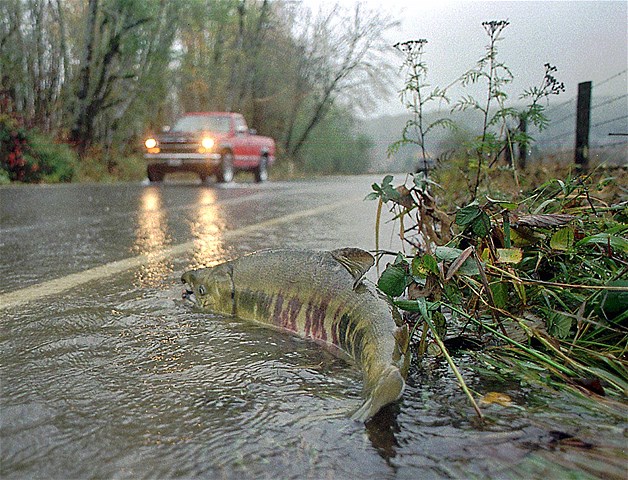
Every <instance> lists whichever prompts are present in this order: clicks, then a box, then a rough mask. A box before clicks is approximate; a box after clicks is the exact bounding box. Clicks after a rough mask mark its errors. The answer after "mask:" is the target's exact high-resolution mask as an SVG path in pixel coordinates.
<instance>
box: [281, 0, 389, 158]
mask: <svg viewBox="0 0 628 480" xmlns="http://www.w3.org/2000/svg"><path fill="white" fill-rule="evenodd" d="M310 18H311V17H310ZM306 20H308V21H307V23H306V24H305V25H304V27H303V30H302V34H301V36H300V38H299V42H300V44H301V49H302V53H301V54H302V60H301V63H300V64H299V66H298V69H299V78H298V80H297V82H298V83H297V85H296V88H295V90H294V95H295V98H294V100H295V105H296V108H295V109H294V110H293V112H292V118H291V120H290V122H289V125H290V126H289V128H288V131H287V135H286V138H285V148H286V151H287V152H289V153H290V154H291V155H292V156H295V157H296V156H298V154H299V152H300V150H301V149H302V147H303V145H304V144H305V142H306V141H307V139H308V137H309V136H310V134H311V132H312V130H313V129H314V128H315V127H316V126H317V125H318V124H319V123H320V122H321V121H322V120H323V119H324V118H325V116H326V115H327V113H328V112H329V111H330V109H331V107H332V106H333V105H334V103H335V102H338V101H341V102H345V103H346V104H349V103H351V104H352V105H354V106H356V107H357V108H362V109H364V108H366V107H368V105H369V104H370V103H371V101H372V99H373V97H374V96H375V95H378V94H381V93H382V92H384V91H386V90H387V88H386V85H387V84H388V80H389V78H390V74H391V73H392V67H391V66H390V64H389V63H388V59H387V51H389V49H390V47H389V46H388V45H387V43H386V42H385V41H384V38H383V35H384V33H385V32H386V31H387V30H389V29H391V28H393V27H394V26H396V25H397V22H391V21H387V20H385V19H384V18H382V16H381V15H380V14H379V13H378V12H374V11H366V10H365V9H364V8H363V7H362V5H361V4H357V5H356V6H355V8H354V9H353V11H352V12H351V13H347V12H345V11H344V10H342V9H341V8H340V7H339V6H338V5H336V6H334V7H333V8H332V9H331V10H329V11H327V12H324V11H320V12H319V14H318V16H317V17H316V18H315V19H314V21H311V20H309V19H307V18H306ZM304 110H305V111H304ZM299 116H301V117H304V119H305V120H304V121H303V125H302V126H301V128H299V129H297V128H296V123H297V118H298V117H299ZM297 130H298V131H297Z"/></svg>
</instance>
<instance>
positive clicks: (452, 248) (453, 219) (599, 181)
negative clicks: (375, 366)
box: [370, 163, 628, 416]
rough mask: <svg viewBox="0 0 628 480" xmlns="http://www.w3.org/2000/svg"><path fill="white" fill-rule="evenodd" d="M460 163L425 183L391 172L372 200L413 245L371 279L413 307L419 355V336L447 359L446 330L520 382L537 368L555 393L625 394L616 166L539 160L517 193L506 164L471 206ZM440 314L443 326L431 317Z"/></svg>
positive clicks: (622, 228) (622, 223) (625, 254)
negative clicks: (588, 168) (581, 168)
mask: <svg viewBox="0 0 628 480" xmlns="http://www.w3.org/2000/svg"><path fill="white" fill-rule="evenodd" d="M463 166H464V163H458V164H456V163H454V164H452V165H450V166H449V167H448V168H443V169H440V170H438V171H436V172H434V174H433V177H432V178H430V179H427V178H425V177H423V176H422V174H421V175H409V176H408V177H407V178H406V181H405V182H404V184H403V185H398V186H396V187H395V186H394V185H393V184H392V179H391V178H390V177H387V178H385V179H384V181H383V182H382V184H381V185H377V184H375V185H374V186H373V188H374V192H373V193H372V194H371V195H370V198H377V199H379V200H380V202H381V204H382V205H386V206H387V207H388V209H389V210H390V212H391V214H392V216H393V218H395V219H397V220H399V223H400V224H401V225H403V226H404V228H401V237H402V240H403V242H404V243H406V245H410V246H411V247H412V253H411V254H399V255H397V256H396V258H395V260H394V261H393V262H391V263H389V264H388V265H387V266H386V269H385V270H384V271H383V273H382V275H381V276H380V279H379V284H378V285H379V287H380V289H381V290H382V291H384V293H386V294H388V295H389V296H390V298H391V300H392V301H393V302H394V303H395V304H396V305H397V306H398V307H400V308H401V309H404V310H407V311H409V312H418V313H419V314H420V315H419V319H418V320H412V322H413V324H412V325H411V328H412V331H413V332H415V335H414V337H413V342H415V343H416V344H418V346H417V347H416V348H417V351H419V352H421V353H422V354H426V353H425V352H429V351H430V349H428V348H426V346H425V343H426V342H434V343H436V344H439V346H440V347H441V348H440V350H441V351H443V352H444V353H445V355H446V357H447V358H448V359H449V358H451V357H450V355H449V354H448V353H447V351H446V348H445V346H444V344H443V342H442V341H441V340H445V342H444V343H447V338H446V336H445V335H444V334H443V333H444V332H449V333H448V334H449V337H450V338H452V337H454V336H455V337H459V338H468V339H469V340H472V341H473V342H474V343H475V344H480V345H483V349H482V351H481V353H480V354H479V355H486V356H487V358H490V359H491V362H492V364H493V365H501V366H502V367H503V368H508V369H510V370H511V371H515V372H517V373H518V375H521V377H520V378H523V377H524V376H526V374H527V372H529V370H530V366H531V365H534V368H533V370H535V371H538V372H541V373H540V374H538V375H536V376H535V381H542V382H545V383H546V384H547V385H551V387H552V388H556V387H557V386H559V388H566V389H572V390H577V391H580V392H587V394H589V395H593V396H596V395H607V396H610V397H613V398H616V399H618V400H620V401H625V397H626V395H627V394H628V364H627V362H626V353H627V350H628V281H626V278H628V241H627V240H626V236H627V235H628V202H627V200H628V190H627V188H628V185H626V183H625V180H623V177H622V172H621V171H619V173H620V175H618V176H617V177H613V176H612V174H611V172H609V171H608V170H605V169H603V168H598V169H595V170H593V171H592V172H591V173H588V174H576V173H575V172H574V171H571V170H569V169H567V168H562V167H552V168H547V167H546V166H542V165H538V166H536V168H534V166H533V167H532V168H529V169H527V170H525V171H522V172H519V175H518V180H519V182H518V186H519V188H516V187H514V185H515V182H513V172H512V171H510V170H509V169H492V170H488V169H487V170H486V171H484V172H482V182H481V184H480V188H479V189H478V191H477V192H476V194H475V195H474V196H475V198H476V201H474V202H472V203H467V202H468V201H469V200H470V198H472V194H471V192H472V191H473V187H474V185H473V184H474V182H475V178H473V177H474V175H470V176H469V175H466V173H467V172H465V171H464V169H463ZM469 178H470V179H471V180H470V182H471V183H470V184H469V181H468V179H469ZM439 184H443V185H447V189H442V188H440V186H439ZM465 204H466V205H465ZM457 205H464V206H463V207H462V208H458V207H457ZM380 213H381V212H380ZM379 222H380V219H379V218H378V219H377V223H378V224H379ZM437 314H438V315H439V318H441V319H442V322H444V323H445V325H444V326H441V327H440V328H439V327H438V326H437V325H434V322H433V321H432V320H433V318H435V315H437ZM424 324H427V326H428V327H429V329H426V328H424ZM439 330H440V331H439ZM428 331H429V332H430V335H429V336H426V334H427V332H428ZM426 337H427V338H426ZM441 337H442V339H441ZM448 361H449V360H448ZM452 369H453V370H454V372H456V367H455V365H452ZM459 381H460V383H461V386H462V388H463V389H464V390H465V392H467V394H468V389H467V388H466V386H465V385H464V381H462V379H461V378H459ZM472 403H473V402H472ZM478 415H479V416H480V415H481V413H479V414H478Z"/></svg>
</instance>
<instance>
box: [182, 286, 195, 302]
mask: <svg viewBox="0 0 628 480" xmlns="http://www.w3.org/2000/svg"><path fill="white" fill-rule="evenodd" d="M181 298H182V299H183V300H186V301H188V302H192V303H194V304H195V303H196V297H195V296H194V291H193V290H190V289H188V288H185V289H184V290H183V292H181Z"/></svg>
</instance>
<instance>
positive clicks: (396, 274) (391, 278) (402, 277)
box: [377, 265, 406, 297]
mask: <svg viewBox="0 0 628 480" xmlns="http://www.w3.org/2000/svg"><path fill="white" fill-rule="evenodd" d="M377 287H378V288H379V289H380V290H381V291H382V292H384V293H385V294H386V295H389V296H391V297H398V296H399V295H401V294H403V292H404V290H405V289H406V271H405V269H404V268H403V267H402V266H400V265H388V266H387V267H386V270H384V271H383V272H382V275H381V276H380V277H379V280H378V282H377Z"/></svg>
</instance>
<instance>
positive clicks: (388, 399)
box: [351, 365, 406, 422]
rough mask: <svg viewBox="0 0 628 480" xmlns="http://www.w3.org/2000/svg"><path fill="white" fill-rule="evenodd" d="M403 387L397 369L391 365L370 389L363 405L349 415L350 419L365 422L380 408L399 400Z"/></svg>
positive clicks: (403, 381) (404, 383)
mask: <svg viewBox="0 0 628 480" xmlns="http://www.w3.org/2000/svg"><path fill="white" fill-rule="evenodd" d="M405 385H406V382H405V380H404V379H403V376H402V375H401V372H400V371H399V369H398V368H396V367H394V366H392V365H391V366H389V367H387V368H386V369H385V370H384V371H383V372H382V374H381V375H380V376H379V377H378V379H377V381H376V383H375V385H374V386H373V388H371V389H370V392H369V394H368V395H367V398H366V400H365V401H364V403H363V404H362V405H361V406H360V408H358V409H357V410H356V411H355V413H354V414H353V415H351V418H352V419H353V420H358V421H361V422H366V421H367V420H368V419H370V418H371V417H372V416H373V415H375V414H376V413H377V412H379V410H380V409H381V408H382V407H384V406H385V405H388V404H389V403H392V402H394V401H395V400H397V399H399V397H401V393H402V392H403V389H404V387H405Z"/></svg>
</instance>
